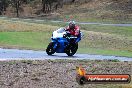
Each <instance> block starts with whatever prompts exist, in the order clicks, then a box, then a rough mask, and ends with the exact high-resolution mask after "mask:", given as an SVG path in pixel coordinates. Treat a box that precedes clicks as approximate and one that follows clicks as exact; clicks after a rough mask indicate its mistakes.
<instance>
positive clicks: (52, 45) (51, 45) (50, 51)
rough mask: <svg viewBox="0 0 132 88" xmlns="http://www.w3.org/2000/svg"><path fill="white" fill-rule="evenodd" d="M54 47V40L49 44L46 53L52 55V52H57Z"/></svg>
mask: <svg viewBox="0 0 132 88" xmlns="http://www.w3.org/2000/svg"><path fill="white" fill-rule="evenodd" d="M53 47H54V43H53V42H51V43H49V45H48V47H47V49H46V53H47V54H48V55H52V54H54V53H55V50H54V48H53Z"/></svg>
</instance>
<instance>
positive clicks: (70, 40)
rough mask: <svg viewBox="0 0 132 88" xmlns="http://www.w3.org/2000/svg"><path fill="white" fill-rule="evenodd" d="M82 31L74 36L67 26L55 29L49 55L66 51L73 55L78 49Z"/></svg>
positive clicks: (48, 49) (48, 48)
mask: <svg viewBox="0 0 132 88" xmlns="http://www.w3.org/2000/svg"><path fill="white" fill-rule="evenodd" d="M81 34H82V33H81V32H80V33H79V35H78V36H77V37H75V36H72V35H71V34H70V33H69V32H68V31H65V28H59V29H58V30H56V31H54V32H53V34H52V37H51V40H52V41H51V42H50V43H49V45H48V47H47V49H46V52H47V54H48V55H52V54H54V53H55V52H56V53H66V54H67V55H68V56H73V55H74V54H75V53H76V52H77V49H78V42H79V41H80V40H81Z"/></svg>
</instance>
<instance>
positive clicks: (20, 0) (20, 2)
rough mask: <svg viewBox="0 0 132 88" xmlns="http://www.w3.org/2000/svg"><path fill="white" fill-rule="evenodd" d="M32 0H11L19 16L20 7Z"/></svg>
mask: <svg viewBox="0 0 132 88" xmlns="http://www.w3.org/2000/svg"><path fill="white" fill-rule="evenodd" d="M29 2H30V0H11V5H12V6H13V7H14V8H15V10H16V14H17V17H19V13H20V9H22V8H21V6H22V5H23V4H28V3H29Z"/></svg>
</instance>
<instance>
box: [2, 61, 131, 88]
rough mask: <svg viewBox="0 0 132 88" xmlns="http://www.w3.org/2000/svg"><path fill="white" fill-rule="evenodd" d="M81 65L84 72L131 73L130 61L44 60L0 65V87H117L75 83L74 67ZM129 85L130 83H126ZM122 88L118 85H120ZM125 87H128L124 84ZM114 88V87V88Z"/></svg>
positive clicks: (6, 62) (10, 62) (4, 62)
mask: <svg viewBox="0 0 132 88" xmlns="http://www.w3.org/2000/svg"><path fill="white" fill-rule="evenodd" d="M79 65H82V66H83V67H84V68H85V69H86V70H87V73H92V74H95V73H105V74H109V73H113V74H123V73H125V74H132V72H131V66H132V62H113V61H107V60H105V61H100V60H96V61H89V60H43V61H30V60H22V61H2V62H0V70H1V71H0V88H97V87H99V88H102V87H104V88H105V87H106V86H112V87H115V86H119V85H113V84H112V85H110V84H109V85H103V84H102V85H101V84H100V85H97V84H89V85H84V86H80V85H78V84H77V83H76V80H75V77H76V66H79ZM129 85H130V86H131V84H129ZM120 86H121V85H120ZM126 86H128V85H127V84H126ZM116 88H117V87H116Z"/></svg>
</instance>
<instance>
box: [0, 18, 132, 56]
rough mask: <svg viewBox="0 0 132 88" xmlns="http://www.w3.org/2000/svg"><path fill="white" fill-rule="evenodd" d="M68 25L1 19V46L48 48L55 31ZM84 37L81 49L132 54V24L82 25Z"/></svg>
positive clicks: (86, 51) (83, 50) (82, 50)
mask: <svg viewBox="0 0 132 88" xmlns="http://www.w3.org/2000/svg"><path fill="white" fill-rule="evenodd" d="M64 25H66V24H65V23H52V22H50V21H47V22H46V21H43V22H39V21H35V20H33V21H29V20H27V21H25V20H23V19H21V20H17V19H15V20H10V19H6V20H5V19H1V20H0V31H1V32H0V46H1V47H5V48H21V49H34V50H45V49H46V47H47V45H48V43H49V42H50V37H51V34H52V32H53V31H54V30H55V29H57V28H59V27H62V26H64ZM80 26H81V30H82V32H83V33H84V37H83V38H82V40H81V42H80V43H79V50H78V53H90V54H103V55H116V56H127V57H132V43H131V41H132V27H118V26H101V25H80Z"/></svg>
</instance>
